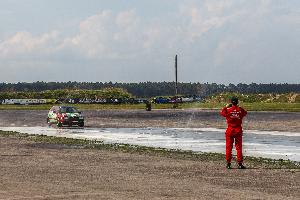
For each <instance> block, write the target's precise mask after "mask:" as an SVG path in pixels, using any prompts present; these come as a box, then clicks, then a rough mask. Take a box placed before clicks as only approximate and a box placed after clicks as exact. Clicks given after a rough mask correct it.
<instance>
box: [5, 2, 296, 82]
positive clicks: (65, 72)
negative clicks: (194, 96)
mask: <svg viewBox="0 0 300 200" xmlns="http://www.w3.org/2000/svg"><path fill="white" fill-rule="evenodd" d="M0 24H1V26H0V82H9V83H15V82H35V81H46V82H50V81H59V82H66V81H84V82H109V81H112V82H146V81H158V82H162V81H174V80H175V70H174V59H175V55H178V81H180V82H201V83H204V82H205V83H206V82H208V83H222V84H229V83H233V84H237V83H300V1H299V0H288V1H287V0H151V1H150V0H147V1H146V0H0Z"/></svg>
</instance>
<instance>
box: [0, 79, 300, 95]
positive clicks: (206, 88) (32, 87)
mask: <svg viewBox="0 0 300 200" xmlns="http://www.w3.org/2000/svg"><path fill="white" fill-rule="evenodd" d="M109 87H113V88H123V89H125V90H127V91H128V92H129V93H131V94H132V95H134V96H136V97H155V96H174V95H175V83H174V82H140V83H112V82H105V83H102V82H39V81H38V82H34V83H0V92H41V91H46V90H61V89H68V90H81V89H83V90H101V89H104V88H109ZM222 92H236V93H242V94H267V93H276V94H283V93H300V84H287V83H284V84H273V83H270V84H256V83H251V84H243V83H239V84H237V85H234V84H229V85H224V84H216V83H178V94H179V95H184V96H192V95H195V96H200V97H207V96H210V95H214V94H218V93H222Z"/></svg>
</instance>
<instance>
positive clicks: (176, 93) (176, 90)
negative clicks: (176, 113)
mask: <svg viewBox="0 0 300 200" xmlns="http://www.w3.org/2000/svg"><path fill="white" fill-rule="evenodd" d="M177 81H178V80H177V55H176V56H175V103H174V104H173V108H177V107H178V102H177V95H178V86H177Z"/></svg>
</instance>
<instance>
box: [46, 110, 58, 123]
mask: <svg viewBox="0 0 300 200" xmlns="http://www.w3.org/2000/svg"><path fill="white" fill-rule="evenodd" d="M57 112H58V108H57V107H53V108H51V110H50V111H49V113H48V119H49V122H50V123H56V122H57Z"/></svg>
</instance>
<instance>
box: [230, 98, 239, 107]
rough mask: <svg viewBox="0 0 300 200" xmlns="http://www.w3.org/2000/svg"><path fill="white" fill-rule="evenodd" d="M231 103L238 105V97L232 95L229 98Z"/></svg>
mask: <svg viewBox="0 0 300 200" xmlns="http://www.w3.org/2000/svg"><path fill="white" fill-rule="evenodd" d="M231 103H232V104H233V105H235V106H236V105H238V103H239V100H238V98H237V97H232V98H231Z"/></svg>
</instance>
